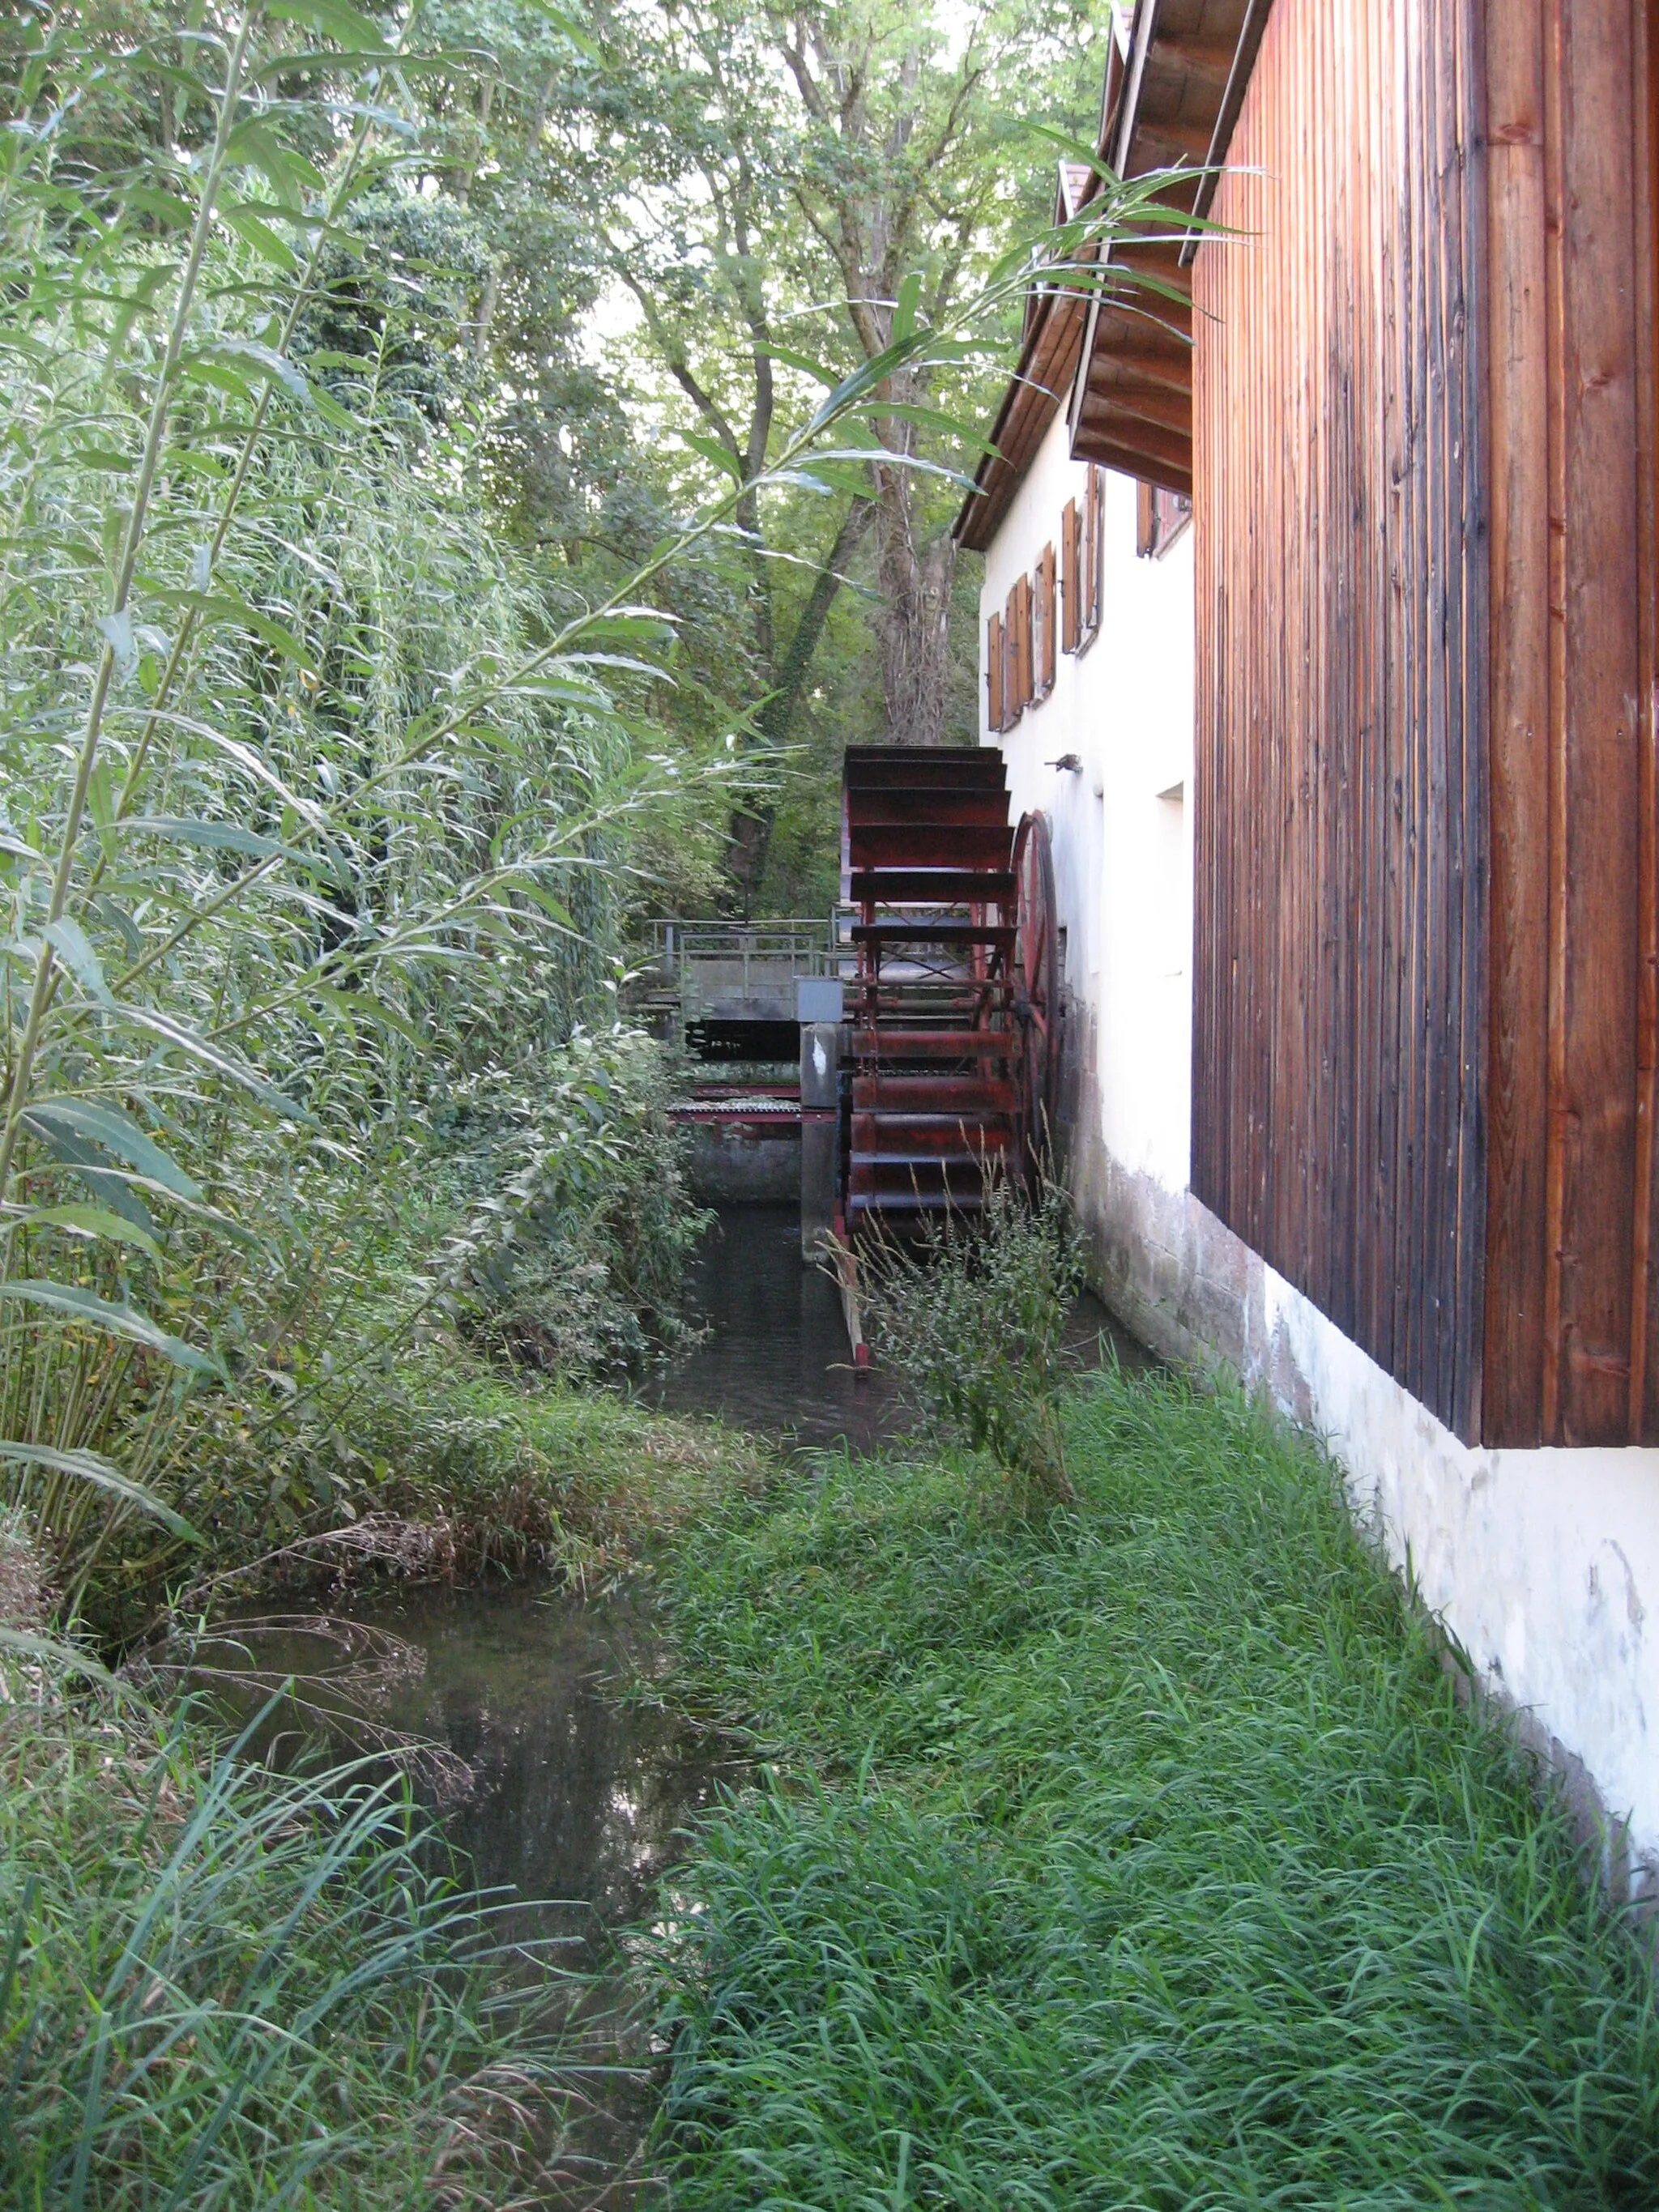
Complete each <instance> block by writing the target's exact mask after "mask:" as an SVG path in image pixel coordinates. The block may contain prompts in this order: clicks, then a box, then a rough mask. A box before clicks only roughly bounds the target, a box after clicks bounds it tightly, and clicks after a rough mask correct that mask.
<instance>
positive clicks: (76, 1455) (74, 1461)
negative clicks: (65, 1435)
mask: <svg viewBox="0 0 1659 2212" xmlns="http://www.w3.org/2000/svg"><path fill="white" fill-rule="evenodd" d="M0 1462H9V1464H10V1465H12V1466H14V1467H31V1466H33V1467H45V1468H51V1470H52V1473H53V1474H72V1475H73V1476H74V1477H75V1478H76V1480H77V1481H79V1482H89V1483H91V1485H92V1486H93V1487H94V1489H95V1490H106V1491H108V1492H110V1494H111V1496H112V1497H115V1498H125V1500H126V1502H127V1504H129V1505H136V1506H137V1508H138V1509H139V1510H140V1511H141V1512H143V1513H148V1514H149V1515H150V1516H152V1517H153V1518H154V1519H155V1520H157V1521H159V1522H161V1525H162V1526H163V1528H170V1529H171V1530H172V1531H173V1534H174V1535H175V1536H183V1537H184V1538H185V1540H186V1541H188V1542H190V1543H192V1544H199V1543H200V1542H201V1541H202V1537H201V1532H200V1531H199V1530H198V1529H197V1528H192V1527H191V1523H190V1522H188V1521H186V1520H185V1516H184V1515H183V1514H182V1513H175V1512H174V1511H173V1508H172V1506H170V1505H167V1504H163V1503H162V1501H161V1499H160V1498H158V1497H157V1496H156V1495H155V1492H154V1491H153V1490H147V1489H146V1488H145V1486H144V1485H143V1483H142V1482H135V1481H134V1480H133V1479H132V1477H131V1475H130V1474H122V1472H121V1470H120V1468H118V1467H116V1466H114V1465H113V1464H112V1462H110V1461H109V1460H106V1459H104V1458H102V1457H101V1456H100V1455H99V1454H98V1453H97V1452H89V1451H63V1450H60V1449H58V1446H57V1445H56V1444H33V1443H13V1442H12V1441H11V1440H10V1439H9V1437H8V1438H0Z"/></svg>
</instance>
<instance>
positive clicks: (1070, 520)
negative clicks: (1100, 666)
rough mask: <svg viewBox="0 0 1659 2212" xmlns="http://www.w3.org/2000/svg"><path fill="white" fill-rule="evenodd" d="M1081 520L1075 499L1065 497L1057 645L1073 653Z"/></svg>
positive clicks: (1076, 634) (1078, 623)
mask: <svg viewBox="0 0 1659 2212" xmlns="http://www.w3.org/2000/svg"><path fill="white" fill-rule="evenodd" d="M1081 528H1082V526H1081V523H1080V521H1079V516H1078V511H1077V501H1075V500H1074V499H1068V500H1067V501H1066V511H1065V513H1063V514H1062V515H1061V516H1060V650H1061V652H1062V653H1075V652H1076V651H1077V648H1078V641H1079V638H1080V637H1081V636H1082V635H1083V626H1082V623H1081V621H1080V620H1079V616H1080V613H1081V610H1080V608H1079V605H1078V592H1079V589H1080V588H1081V586H1080V569H1079V553H1080V550H1081V544H1082V539H1081Z"/></svg>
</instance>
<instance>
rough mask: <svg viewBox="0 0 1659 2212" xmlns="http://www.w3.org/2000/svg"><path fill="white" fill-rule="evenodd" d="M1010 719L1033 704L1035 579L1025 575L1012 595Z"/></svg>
mask: <svg viewBox="0 0 1659 2212" xmlns="http://www.w3.org/2000/svg"><path fill="white" fill-rule="evenodd" d="M1008 643H1009V653H1008V678H1009V681H1008V720H1009V721H1010V722H1011V723H1013V722H1017V721H1018V720H1019V717H1020V715H1021V714H1023V713H1024V710H1025V708H1027V707H1029V706H1030V703H1031V580H1030V577H1029V576H1021V577H1020V578H1018V580H1017V581H1016V583H1015V585H1014V587H1013V589H1012V591H1011V592H1009V594H1008Z"/></svg>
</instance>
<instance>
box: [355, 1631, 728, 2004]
mask: <svg viewBox="0 0 1659 2212" xmlns="http://www.w3.org/2000/svg"><path fill="white" fill-rule="evenodd" d="M373 1617H374V1620H375V1621H376V1623H377V1624H378V1625H379V1626H382V1627H385V1628H388V1629H392V1630H393V1631H395V1632H397V1633H398V1635H400V1636H404V1637H406V1638H408V1639H409V1640H410V1642H411V1643H412V1644H416V1645H418V1646H419V1647H420V1648H421V1649H422V1650H424V1652H425V1653H426V1662H427V1663H426V1671H425V1673H424V1674H422V1675H420V1676H418V1677H417V1678H416V1680H413V1681H412V1682H410V1683H409V1684H407V1685H406V1686H403V1687H401V1688H400V1689H399V1690H398V1692H396V1693H395V1694H394V1696H393V1698H392V1702H391V1703H390V1705H387V1706H386V1707H385V1708H383V1714H384V1717H385V1718H386V1719H387V1720H388V1721H389V1722H390V1723H392V1725H394V1726H395V1727H398V1728H400V1729H407V1730H409V1731H410V1733H412V1734H416V1735H422V1736H425V1737H428V1738H430V1739H434V1740H435V1741H438V1742H440V1743H443V1744H447V1745H448V1747H450V1748H451V1750H453V1752H455V1753H457V1754H458V1755H459V1757H460V1758H462V1759H465V1761H466V1762H467V1764H468V1765H469V1766H470V1767H471V1770H472V1772H473V1776H474V1786H473V1790H472V1792H471V1796H469V1797H468V1798H467V1800H466V1801H465V1802H464V1803H463V1804H461V1805H460V1806H459V1807H458V1808H456V1809H455V1810H454V1811H453V1813H452V1814H450V1815H449V1818H448V1820H447V1822H446V1826H447V1830H448V1832H449V1834H450V1835H451V1836H452V1838H453V1840H454V1841H455V1842H456V1843H457V1844H459V1845H460V1846H461V1847H462V1848H463V1849H464V1850H466V1851H467V1853H468V1854H469V1855H470V1857H471V1861H472V1863H473V1867H474V1869H475V1870H476V1873H477V1880H478V1882H479V1885H480V1886H481V1887H483V1888H486V1889H492V1888H497V1887H507V1888H511V1889H513V1890H514V1891H516V1892H517V1893H518V1894H519V1895H520V1897H522V1898H524V1899H535V1900H538V1901H541V1903H542V1905H543V1907H544V1909H543V1910H542V1911H539V1912H538V1915H537V1919H538V1932H539V1933H544V1934H556V1935H559V1936H564V1937H566V1938H568V1939H569V1940H570V1941H571V1942H572V1944H573V1946H574V1949H573V1951H572V1952H571V1953H568V1954H566V1957H567V1963H570V1964H574V1965H580V1964H583V1963H587V1962H589V1961H591V1960H592V1959H594V1958H597V1957H598V1956H599V1952H600V1949H601V1937H602V1931H603V1929H605V1928H608V1927H611V1928H614V1927H618V1926H621V1925H623V1924H624V1923H627V1922H629V1921H631V1920H636V1919H638V1918H639V1917H641V1914H643V1913H645V1912H646V1911H647V1910H648V1909H649V1907H650V1905H651V1904H652V1902H653V1898H654V1895H655V1892H656V1886H657V1882H658V1881H659V1877H660V1876H661V1875H662V1874H663V1872H664V1871H665V1869H666V1868H667V1867H668V1865H669V1864H670V1863H671V1861H672V1859H673V1857H674V1856H675V1853H676V1850H677V1849H678V1841H677V1838H678V1831H679V1830H680V1829H681V1828H682V1827H683V1826H684V1823H685V1821H686V1820H688V1819H689V1818H690V1816H691V1815H692V1814H695V1813H696V1812H697V1811H698V1810H699V1809H701V1808H702V1807H703V1806H705V1805H708V1803H710V1802H712V1800H713V1798H714V1793H715V1789H716V1785H717V1784H718V1782H719V1781H720V1779H721V1778H725V1779H726V1780H727V1781H730V1780H731V1779H732V1778H733V1777H734V1775H735V1773H736V1772H737V1771H738V1770H737V1769H736V1768H735V1767H734V1766H733V1765H732V1763H731V1762H730V1761H729V1759H727V1758H726V1756H725V1754H724V1753H722V1750H721V1748H720V1746H719V1745H718V1744H717V1743H715V1742H714V1741H711V1740H709V1739H708V1738H705V1737H703V1736H701V1735H698V1734H696V1732H695V1731H693V1730H692V1729H688V1728H687V1727H686V1726H685V1725H684V1723H682V1722H679V1721H677V1720H675V1719H674V1718H672V1717H671V1716H669V1715H667V1714H665V1713H663V1712H660V1711H657V1710H656V1709H655V1708H654V1707H653V1706H652V1705H648V1704H645V1703H641V1702H639V1701H637V1700H629V1701H627V1702H623V1701H622V1700H620V1699H617V1697H616V1695H615V1694H614V1685H615V1683H616V1681H617V1680H618V1679H619V1678H620V1677H622V1676H623V1675H626V1674H633V1673H635V1670H638V1671H639V1672H641V1673H644V1672H646V1671H647V1670H648V1666H649V1662H650V1649H649V1644H648V1640H647V1635H646V1632H645V1631H644V1629H643V1626H642V1624H641V1621H640V1620H639V1618H638V1616H637V1615H636V1614H635V1613H634V1612H633V1611H632V1610H631V1609H630V1608H629V1607H628V1606H627V1605H626V1604H625V1603H623V1602H620V1601H610V1602H608V1603H605V1604H582V1603H580V1602H579V1601H576V1600H574V1599H571V1598H567V1597H550V1596H547V1595H538V1594H537V1593H535V1592H532V1591H526V1590H520V1589H483V1590H463V1591H457V1592H453V1593H434V1592H416V1593H414V1594H412V1595H410V1596H409V1597H407V1598H405V1599H404V1601H401V1602H400V1603H397V1604H393V1605H382V1606H379V1607H376V1608H375V1610H374V1616H373ZM606 1677H608V1678H609V1679H610V1680H611V1683H612V1685H613V1693H612V1694H610V1695H607V1694H606V1693H605V1689H604V1687H603V1686H602V1678H606Z"/></svg>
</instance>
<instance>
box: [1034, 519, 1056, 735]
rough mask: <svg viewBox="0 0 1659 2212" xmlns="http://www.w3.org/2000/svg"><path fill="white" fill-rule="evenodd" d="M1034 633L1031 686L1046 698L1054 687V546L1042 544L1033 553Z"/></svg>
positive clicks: (1038, 694) (1039, 695) (1039, 696)
mask: <svg viewBox="0 0 1659 2212" xmlns="http://www.w3.org/2000/svg"><path fill="white" fill-rule="evenodd" d="M1034 621H1035V629H1036V636H1035V639H1034V640H1033V648H1032V650H1033V662H1032V670H1031V676H1032V686H1031V688H1032V690H1033V691H1034V693H1035V694H1036V696H1037V697H1038V698H1039V699H1046V698H1047V697H1048V694H1049V693H1050V692H1051V691H1052V690H1054V666H1055V656H1054V547H1053V546H1052V545H1045V546H1044V547H1043V549H1042V552H1041V553H1039V554H1038V556H1037V564H1036V615H1035V618H1034Z"/></svg>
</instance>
